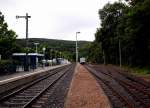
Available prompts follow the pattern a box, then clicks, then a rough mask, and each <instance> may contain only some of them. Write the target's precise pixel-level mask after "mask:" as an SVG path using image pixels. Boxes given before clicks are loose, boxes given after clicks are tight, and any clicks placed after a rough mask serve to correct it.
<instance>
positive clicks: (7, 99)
mask: <svg viewBox="0 0 150 108" xmlns="http://www.w3.org/2000/svg"><path fill="white" fill-rule="evenodd" d="M72 68H73V65H70V66H65V67H63V68H59V69H56V70H53V72H50V73H49V74H47V75H46V76H44V77H42V78H40V79H38V80H36V81H34V82H31V83H30V84H27V85H26V86H23V87H22V88H20V89H18V90H16V91H14V92H12V93H11V94H7V95H6V96H4V97H3V98H1V99H0V108H10V107H11V108H31V107H35V108H37V107H39V106H37V105H36V104H35V103H38V104H39V103H40V104H42V103H44V102H45V101H46V100H47V98H48V96H49V92H48V91H50V89H51V88H52V87H53V86H55V84H56V83H57V82H58V81H59V80H60V79H61V78H62V77H63V76H64V75H66V74H67V73H68V72H69V71H70V70H71V69H72ZM44 96H45V97H44ZM40 97H42V98H40ZM38 99H40V100H39V101H38ZM33 104H34V105H33Z"/></svg>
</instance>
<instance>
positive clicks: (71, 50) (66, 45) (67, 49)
mask: <svg viewBox="0 0 150 108" xmlns="http://www.w3.org/2000/svg"><path fill="white" fill-rule="evenodd" d="M16 42H17V44H18V45H20V46H21V47H25V45H26V44H25V39H17V40H16ZM35 42H36V43H39V45H38V52H42V48H43V47H46V50H51V49H52V50H57V51H61V52H64V53H67V55H70V56H71V58H74V56H75V44H76V42H75V41H68V40H56V39H45V38H30V39H29V43H28V44H29V48H31V49H32V50H33V51H35V45H34V43H35ZM88 43H90V42H89V41H78V47H79V49H80V48H81V47H83V46H84V45H86V44H88Z"/></svg>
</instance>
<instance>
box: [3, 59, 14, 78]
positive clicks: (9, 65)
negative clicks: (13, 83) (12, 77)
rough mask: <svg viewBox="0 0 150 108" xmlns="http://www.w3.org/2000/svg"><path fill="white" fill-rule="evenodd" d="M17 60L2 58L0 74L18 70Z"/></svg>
mask: <svg viewBox="0 0 150 108" xmlns="http://www.w3.org/2000/svg"><path fill="white" fill-rule="evenodd" d="M15 64H16V61H12V60H0V74H1V75H4V74H8V73H12V72H15V71H16V65H15Z"/></svg>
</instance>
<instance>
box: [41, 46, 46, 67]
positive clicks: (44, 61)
mask: <svg viewBox="0 0 150 108" xmlns="http://www.w3.org/2000/svg"><path fill="white" fill-rule="evenodd" d="M42 50H43V54H44V57H43V66H44V67H45V63H46V60H45V50H46V48H45V47H43V49H42Z"/></svg>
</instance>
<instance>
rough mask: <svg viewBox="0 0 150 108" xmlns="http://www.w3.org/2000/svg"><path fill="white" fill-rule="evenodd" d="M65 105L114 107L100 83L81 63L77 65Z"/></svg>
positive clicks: (67, 107)
mask: <svg viewBox="0 0 150 108" xmlns="http://www.w3.org/2000/svg"><path fill="white" fill-rule="evenodd" d="M64 107H65V108H112V106H111V104H110V102H109V100H108V98H107V97H106V95H105V94H104V92H103V90H102V88H101V87H100V85H99V84H98V83H97V82H96V80H95V79H94V77H93V76H92V75H91V74H90V73H89V72H88V71H87V70H86V69H85V68H84V67H83V66H82V65H80V64H78V65H77V66H76V69H75V73H74V77H73V79H72V82H71V85H70V89H69V92H68V95H67V99H66V102H65V106H64Z"/></svg>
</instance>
